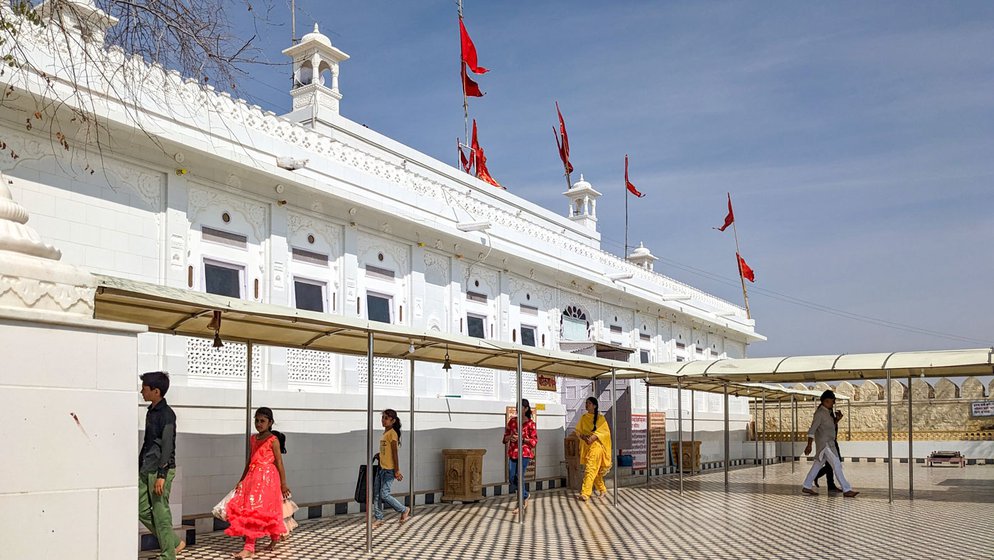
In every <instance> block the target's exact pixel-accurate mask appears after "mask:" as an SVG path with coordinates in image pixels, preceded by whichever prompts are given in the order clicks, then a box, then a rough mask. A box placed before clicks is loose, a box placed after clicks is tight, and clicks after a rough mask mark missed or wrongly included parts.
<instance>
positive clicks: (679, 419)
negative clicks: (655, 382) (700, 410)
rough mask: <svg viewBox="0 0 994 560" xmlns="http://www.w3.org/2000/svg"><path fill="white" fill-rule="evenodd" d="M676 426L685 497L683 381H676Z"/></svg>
mask: <svg viewBox="0 0 994 560" xmlns="http://www.w3.org/2000/svg"><path fill="white" fill-rule="evenodd" d="M676 425H677V429H676V431H677V437H678V439H677V442H678V443H677V445H678V449H679V450H678V452H677V454H676V457H677V459H676V461H677V464H676V468H677V471H678V472H679V478H680V495H681V496H683V380H682V379H680V378H677V380H676Z"/></svg>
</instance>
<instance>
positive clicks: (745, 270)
mask: <svg viewBox="0 0 994 560" xmlns="http://www.w3.org/2000/svg"><path fill="white" fill-rule="evenodd" d="M735 258H736V259H738V261H739V276H741V277H743V278H745V279H746V280H748V281H750V282H755V281H756V273H755V272H753V270H752V269H751V268H749V265H747V264H746V261H745V259H743V258H742V255H740V254H738V253H735Z"/></svg>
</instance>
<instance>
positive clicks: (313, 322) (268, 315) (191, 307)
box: [94, 275, 804, 400]
mask: <svg viewBox="0 0 994 560" xmlns="http://www.w3.org/2000/svg"><path fill="white" fill-rule="evenodd" d="M96 278H97V292H96V296H95V302H94V317H95V318H97V319H105V320H110V321H121V322H126V323H136V324H140V325H146V326H147V327H148V329H149V331H151V332H157V333H166V334H174V335H182V336H191V337H199V338H211V337H213V336H214V331H213V330H212V329H211V328H209V327H208V324H209V323H210V321H211V318H212V315H213V312H214V311H220V312H221V329H220V335H221V338H222V340H226V341H237V342H249V341H251V342H253V343H255V344H262V345H268V346H282V347H288V348H307V349H311V350H321V351H326V352H333V353H336V354H348V355H355V356H365V355H366V352H367V349H368V338H367V337H368V335H369V333H372V334H373V353H374V355H376V356H379V357H389V358H402V359H414V360H417V361H423V362H434V363H443V362H444V361H445V357H446V355H448V357H449V361H450V363H452V364H456V365H469V366H481V367H487V368H493V369H502V370H511V371H515V370H517V365H518V354H521V361H522V371H527V372H533V373H542V374H546V375H556V376H560V377H571V378H579V379H587V380H591V379H597V378H604V377H609V376H610V375H611V372H612V370H613V371H614V372H615V373H616V375H617V378H618V379H641V380H644V381H647V382H648V383H649V384H650V385H653V386H663V387H676V386H677V379H678V378H680V379H681V382H682V384H683V387H684V388H685V389H688V390H691V389H692V390H697V391H707V392H713V393H722V392H723V391H724V382H723V381H720V380H711V379H702V378H699V377H694V376H690V375H686V374H683V373H681V372H679V371H678V372H670V371H669V368H670V366H675V365H679V366H683V365H685V364H632V363H626V362H619V361H615V360H607V359H603V358H597V357H593V356H584V355H580V354H572V353H569V352H561V351H558V350H548V349H544V348H535V347H532V346H522V345H519V344H511V343H508V342H501V341H495V340H484V339H479V338H472V337H468V336H463V335H454V334H446V333H440V332H435V331H422V330H418V329H412V328H409V327H404V326H399V325H392V324H388V323H378V322H375V321H366V320H363V319H357V318H352V317H345V316H343V315H330V314H327V313H318V312H314V311H306V310H301V309H294V308H289V307H285V306H280V305H272V304H265V303H255V302H249V301H244V300H241V299H235V298H229V297H224V296H218V295H213V294H206V293H203V292H195V291H192V290H186V289H181V288H170V287H167V286H160V285H158V284H150V283H147V282H140V281H136V280H126V279H123V278H116V277H113V276H104V275H96ZM412 346H413V348H414V351H413V352H411V347H412ZM690 363H698V362H690ZM700 363H704V362H700ZM763 390H764V389H763V388H757V386H753V385H751V384H748V383H737V382H732V383H729V394H730V395H734V396H760V395H761V394H762V393H763ZM765 390H766V397H767V399H771V400H778V399H780V400H786V399H789V398H790V396H791V395H799V394H802V393H804V391H797V390H795V389H784V388H780V387H766V388H765Z"/></svg>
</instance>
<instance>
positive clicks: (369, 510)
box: [366, 331, 373, 554]
mask: <svg viewBox="0 0 994 560" xmlns="http://www.w3.org/2000/svg"><path fill="white" fill-rule="evenodd" d="M366 338H367V341H366V342H367V348H366V554H372V553H373V333H372V331H370V332H369V333H367V335H366Z"/></svg>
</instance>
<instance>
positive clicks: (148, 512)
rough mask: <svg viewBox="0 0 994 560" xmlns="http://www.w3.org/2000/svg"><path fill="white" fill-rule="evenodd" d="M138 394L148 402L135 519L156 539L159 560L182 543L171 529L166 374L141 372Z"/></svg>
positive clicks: (172, 449) (171, 444) (172, 424)
mask: <svg viewBox="0 0 994 560" xmlns="http://www.w3.org/2000/svg"><path fill="white" fill-rule="evenodd" d="M141 380H142V389H141V394H142V398H143V399H145V401H146V402H150V403H152V404H151V405H149V407H148V411H147V412H146V413H145V440H144V442H143V443H142V448H141V452H139V454H138V520H139V521H141V522H142V524H143V525H145V526H146V527H148V530H149V531H151V532H152V534H153V535H155V537H156V538H157V539H158V540H159V548H160V549H161V551H162V552H161V553H160V554H159V559H160V560H175V558H176V553H178V552H179V551H181V550H183V548H184V547H185V546H186V543H185V542H183V541H181V540H179V538H178V537H177V536H176V533H174V532H173V514H172V512H171V511H169V490H170V488H171V487H172V484H173V477H174V476H176V413H174V412H173V409H171V408H169V405H168V404H166V399H165V398H164V397H165V396H166V391H168V390H169V374H167V373H166V372H164V371H152V372H149V373H143V374H142V375H141Z"/></svg>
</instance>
